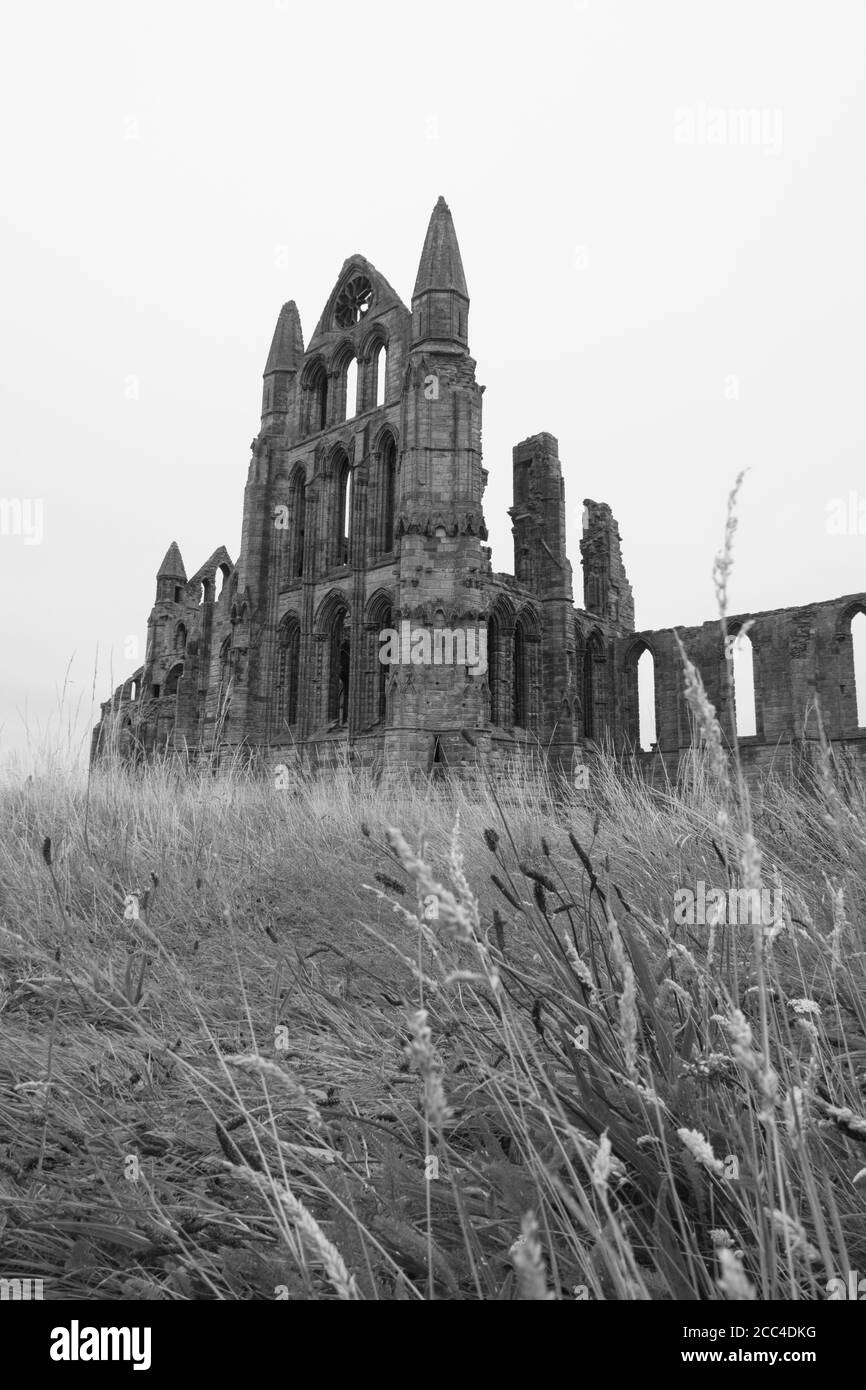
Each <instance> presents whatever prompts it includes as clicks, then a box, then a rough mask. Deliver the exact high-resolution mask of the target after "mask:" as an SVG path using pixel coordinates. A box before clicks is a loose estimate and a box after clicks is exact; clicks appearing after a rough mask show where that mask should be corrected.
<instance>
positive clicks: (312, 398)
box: [306, 362, 328, 434]
mask: <svg viewBox="0 0 866 1390" xmlns="http://www.w3.org/2000/svg"><path fill="white" fill-rule="evenodd" d="M306 417H307V429H308V431H309V432H310V434H318V432H319V431H320V430H323V429H326V428H327V424H328V373H327V371H326V370H325V365H324V363H323V362H317V363H316V365H315V366H314V367H313V368H311V370H310V375H309V376H308V377H307V402H306Z"/></svg>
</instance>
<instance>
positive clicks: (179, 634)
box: [174, 623, 186, 653]
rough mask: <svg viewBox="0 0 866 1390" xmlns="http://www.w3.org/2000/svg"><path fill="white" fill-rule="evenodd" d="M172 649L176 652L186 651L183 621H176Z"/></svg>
mask: <svg viewBox="0 0 866 1390" xmlns="http://www.w3.org/2000/svg"><path fill="white" fill-rule="evenodd" d="M174 649H175V651H176V652H181V653H183V652H185V651H186V628H185V627H184V625H183V623H178V625H177V629H176V631H175V634H174Z"/></svg>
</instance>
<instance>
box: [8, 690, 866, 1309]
mask: <svg viewBox="0 0 866 1390" xmlns="http://www.w3.org/2000/svg"><path fill="white" fill-rule="evenodd" d="M695 699H696V708H698V707H699V706H700V694H699V693H697V694H696V696H695ZM699 717H701V716H700V715H699ZM702 717H704V718H710V719H711V718H712V714H711V713H710V714H707V711H706V710H705V711H704V715H703V716H702ZM725 757H726V755H725ZM723 761H724V759H723ZM590 787H591V790H590V792H589V794H588V796H585V795H580V796H578V795H576V794H575V795H572V794H570V793H569V792H568V791H567V789H563V788H562V787H561V786H555V785H551V784H548V783H546V782H544V781H543V780H538V779H536V780H535V781H534V782H532V783H526V782H525V781H524V782H520V783H516V784H514V785H509V784H508V783H507V781H506V783H505V784H502V783H497V785H496V786H494V785H493V784H491V783H490V782H488V781H487V780H486V779H485V778H484V777H481V778H480V780H479V781H478V782H477V783H476V784H475V785H472V786H469V787H467V786H464V785H462V784H452V783H448V782H446V783H444V784H439V785H437V786H431V785H430V784H429V783H427V782H425V781H414V780H412V779H411V778H408V777H407V778H406V779H404V780H403V781H400V782H392V783H390V784H389V785H388V787H387V789H383V788H382V787H381V786H378V785H377V784H376V783H375V782H374V780H373V779H372V778H370V777H368V776H366V775H365V774H363V773H352V772H350V771H348V770H345V769H342V770H339V771H338V772H336V773H335V774H334V775H333V777H332V778H330V779H328V780H327V781H326V780H318V781H306V782H304V781H301V782H298V783H297V785H296V786H294V787H293V788H292V789H291V790H289V791H278V790H275V788H274V786H273V784H272V782H268V781H264V780H261V779H257V778H255V777H254V776H253V775H251V774H246V773H244V772H243V771H242V770H241V769H239V768H235V769H233V770H232V771H231V772H229V773H226V774H224V775H221V776H220V777H214V776H212V775H211V773H210V772H209V771H201V772H199V773H196V772H195V771H193V772H192V773H187V772H183V773H181V772H180V771H179V770H178V769H177V768H175V767H173V766H172V765H171V764H170V763H162V764H151V765H149V766H147V767H145V768H142V769H140V770H138V771H134V772H133V771H130V770H128V769H124V768H123V767H122V766H120V765H119V764H117V763H112V762H111V761H109V762H107V763H106V764H104V765H103V766H102V767H101V768H100V769H98V770H97V771H96V772H95V773H94V775H93V777H92V778H91V779H90V781H89V784H88V782H86V781H85V780H83V779H80V778H78V777H76V776H74V775H73V774H69V775H68V776H64V775H63V774H62V773H61V772H60V771H58V770H54V771H53V772H52V773H50V774H46V775H43V776H37V777H36V778H35V779H34V780H33V781H32V782H27V783H17V784H15V783H9V784H7V785H6V786H5V788H4V790H3V792H2V797H0V815H2V819H3V834H2V837H0V894H2V898H0V908H2V933H0V972H2V976H0V984H2V992H0V1026H2V1037H3V1045H2V1053H0V1226H2V1227H3V1230H2V1235H0V1243H2V1259H0V1265H2V1268H0V1274H2V1275H3V1276H4V1277H12V1276H14V1275H15V1274H16V1273H19V1274H21V1275H30V1276H32V1277H39V1276H41V1277H43V1278H44V1280H45V1290H46V1296H48V1297H55V1298H64V1297H67V1298H68V1297H80V1296H82V1295H86V1296H88V1297H105V1298H169V1299H191V1298H275V1297H278V1298H282V1297H289V1298H340V1299H344V1298H345V1299H355V1298H363V1299H391V1298H399V1299H429V1298H450V1299H459V1298H470V1299H500V1298H503V1299H509V1298H532V1299H535V1298H556V1299H562V1298H565V1299H572V1298H575V1297H577V1298H582V1297H589V1298H599V1299H663V1298H698V1299H717V1298H751V1297H756V1296H757V1297H760V1298H779V1299H791V1298H796V1299H804V1298H806V1299H808V1298H820V1297H825V1296H826V1286H827V1282H828V1280H829V1279H831V1278H833V1277H844V1276H845V1274H846V1273H847V1271H848V1270H851V1269H857V1268H864V1267H866V1220H864V1207H863V1191H864V1183H866V1170H864V1165H866V1158H864V1152H866V1121H864V1118H863V1116H864V1112H866V1105H864V1099H863V1090H864V1080H866V1016H864V1014H866V1008H864V999H866V990H864V983H866V981H864V960H866V943H864V939H863V937H864V933H863V922H864V904H866V899H864V892H866V883H864V876H866V853H864V851H866V797H864V792H863V787H862V785H861V784H858V783H857V782H856V781H851V780H849V781H847V782H843V781H842V780H840V779H839V778H838V777H836V776H835V775H834V772H833V770H832V768H831V766H830V761H829V755H827V757H826V759H825V761H824V763H823V764H822V766H820V767H819V768H818V770H817V772H816V775H815V776H814V777H813V778H811V779H810V780H809V781H808V783H806V784H801V785H800V786H799V787H797V788H793V787H791V786H786V785H783V784H782V783H780V782H774V783H770V784H769V785H768V786H767V787H766V788H765V789H764V795H763V798H762V805H761V810H760V813H758V814H753V813H752V812H751V810H750V809H749V805H748V796H747V793H746V791H745V788H744V787H743V785H742V782H741V780H738V779H737V776H736V771H735V769H733V768H728V767H727V763H726V762H724V766H723V765H722V763H720V761H719V759H718V758H716V759H715V761H714V760H713V758H712V756H711V752H710V753H708V754H707V755H706V756H705V757H704V758H703V759H701V760H699V761H697V762H695V763H694V764H693V765H690V766H689V767H688V768H686V769H684V774H683V777H682V780H681V781H680V783H679V784H678V785H677V786H675V787H674V786H671V787H668V788H666V789H665V790H664V791H661V792H659V791H655V790H653V789H652V788H651V787H649V786H648V785H646V784H645V783H643V782H642V781H641V780H640V779H638V778H635V777H628V776H625V775H623V769H622V768H621V767H620V766H618V765H617V764H616V763H615V762H614V761H613V760H611V759H608V758H604V757H602V758H600V759H599V760H598V763H597V764H596V765H595V766H594V767H593V770H592V774H591V782H590ZM47 841H48V842H50V843H46V842H47ZM701 879H703V880H704V881H705V882H707V883H711V884H714V885H716V886H718V887H720V888H728V887H740V886H745V887H750V886H752V885H767V886H769V887H773V886H778V887H779V888H780V889H781V901H782V903H783V910H782V912H781V914H780V916H779V920H778V921H777V922H776V923H774V924H772V925H770V926H766V927H765V926H762V925H760V924H758V926H757V927H755V928H751V927H745V928H744V927H730V926H721V925H720V926H718V927H717V928H715V929H708V928H701V927H698V926H695V927H688V926H678V925H677V924H676V922H675V920H674V912H673V903H674V893H675V891H676V890H677V889H681V888H682V887H683V886H689V885H692V886H693V885H694V884H695V883H696V882H697V881H699V880H701Z"/></svg>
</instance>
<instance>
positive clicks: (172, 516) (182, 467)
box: [0, 0, 866, 754]
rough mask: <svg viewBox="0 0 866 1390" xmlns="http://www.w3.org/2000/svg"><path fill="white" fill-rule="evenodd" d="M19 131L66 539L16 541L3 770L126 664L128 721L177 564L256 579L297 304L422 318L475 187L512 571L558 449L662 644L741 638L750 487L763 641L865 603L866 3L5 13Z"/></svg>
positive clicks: (8, 7) (33, 433)
mask: <svg viewBox="0 0 866 1390" xmlns="http://www.w3.org/2000/svg"><path fill="white" fill-rule="evenodd" d="M0 107H2V117H0V160H2V162H0V168H2V195H0V303H2V318H0V324H2V327H0V431H2V438H0V458H2V469H3V472H2V482H0V496H2V497H3V498H6V499H15V498H18V499H31V500H34V499H41V501H42V504H43V507H44V539H43V541H42V543H41V544H39V545H26V544H24V541H23V537H22V536H20V535H18V536H16V535H11V534H7V535H0V586H2V587H0V614H2V619H0V626H2V635H3V662H2V668H0V726H2V728H0V754H2V752H3V751H5V750H8V749H10V748H16V747H20V746H21V745H22V742H23V739H24V732H23V728H24V726H23V722H22V721H23V719H24V718H25V716H26V718H27V720H28V722H29V724H30V728H31V734H32V736H33V737H38V729H39V728H40V727H41V726H43V725H44V724H45V721H46V720H47V719H48V718H49V716H50V711H51V708H52V705H53V704H54V703H55V702H56V694H57V691H58V690H59V688H60V686H61V685H62V682H63V678H64V673H65V671H66V668H67V665H68V664H69V662H70V661H71V663H72V664H71V667H70V680H71V682H72V684H71V686H70V696H69V697H67V698H71V702H72V705H74V703H75V701H76V700H78V699H81V700H83V701H84V704H85V706H86V707H89V705H90V699H91V695H90V691H91V684H92V680H93V670H94V659H95V653H96V649H97V646H98V647H99V650H100V653H101V657H100V670H99V678H98V697H99V698H105V697H106V695H107V693H108V690H109V687H110V684H113V683H116V682H117V681H118V680H120V679H121V678H123V677H125V676H126V675H128V674H129V673H130V671H131V670H132V669H133V668H134V667H135V666H136V665H137V664H139V662H140V660H141V658H142V656H143V652H144V638H145V624H146V618H147V613H148V611H149V608H150V606H151V604H152V601H153V590H154V575H155V571H156V569H157V566H158V565H159V562H160V560H161V559H162V556H163V554H164V552H165V550H166V548H167V546H168V544H169V542H170V541H171V540H173V539H176V540H177V541H178V543H179V545H180V547H181V551H182V553H183V556H184V560H185V562H186V566H187V571H188V573H192V572H193V571H194V569H196V568H197V567H198V565H199V564H201V563H202V561H203V560H204V559H205V558H206V556H207V555H209V554H210V552H211V551H212V550H213V549H214V548H215V547H216V546H217V545H219V544H220V543H224V544H225V545H227V547H228V549H229V550H230V552H231V554H232V556H233V558H236V556H237V551H238V543H239V538H240V524H241V507H242V498H243V487H244V481H245V476H246V469H247V463H248V459H249V444H250V441H251V440H252V438H253V437H254V435H255V434H256V433H257V430H258V423H259V421H258V413H259V407H260V393H261V372H262V368H263V366H264V362H265V357H266V355H267V350H268V346H269V344H270V339H271V334H272V332H273V327H274V324H275V321H276V317H277V313H278V311H279V308H280V305H281V304H282V303H283V302H284V301H285V300H286V299H289V298H294V299H296V300H297V303H298V306H299V309H300V314H301V322H302V325H303V329H304V333H305V337H306V338H307V339H308V338H309V336H310V334H311V333H312V330H313V328H314V327H315V324H316V321H317V319H318V317H319V314H320V312H321V309H322V307H323V305H324V302H325V299H326V297H327V295H328V293H329V291H330V289H331V287H332V285H333V283H334V281H335V279H336V277H337V274H338V272H339V269H340V266H341V265H342V262H343V261H344V259H345V258H346V257H347V256H348V255H350V254H351V253H353V252H355V251H359V252H361V253H362V254H363V255H365V256H367V257H368V258H369V259H370V260H371V261H372V262H373V263H374V264H375V265H376V266H377V267H378V268H379V269H380V270H381V271H382V273H383V274H384V275H385V276H386V277H387V278H388V279H389V280H390V281H391V283H392V284H393V285H394V287H395V289H397V291H398V292H399V293H400V294H401V295H402V297H403V298H404V300H406V301H407V302H408V299H409V296H410V294H411V290H412V285H413V283H414V278H415V271H416V268H417V262H418V258H419V256H420V253H421V246H422V242H423V238H424V232H425V229H426V226H427V221H428V218H429V215H430V212H431V209H432V207H433V204H434V203H435V201H436V198H437V196H438V195H439V194H440V193H442V194H444V195H445V197H446V199H447V200H448V202H449V204H450V206H451V209H452V213H453V215H454V220H455V225H456V228H457V234H458V237H459V239H460V244H461V249H462V253H463V262H464V266H465V270H466V276H467V281H468V285H469V292H470V295H471V297H472V308H471V313H470V346H471V350H472V352H473V355H474V357H475V358H476V359H477V362H478V376H479V380H480V381H481V382H483V383H484V384H485V385H486V387H487V391H486V394H485V397H484V449H485V464H486V466H487V468H488V469H489V470H490V483H489V486H488V491H487V495H486V498H485V509H486V515H487V522H488V526H489V527H490V531H491V538H492V542H493V547H494V565H495V567H496V568H497V569H502V570H508V571H511V570H512V568H513V556H512V547H511V535H510V523H509V521H508V518H507V516H506V508H507V507H508V505H509V504H510V501H511V446H512V445H513V444H514V443H515V442H517V441H518V440H520V439H522V438H524V437H525V436H526V435H528V434H532V433H535V432H536V431H539V430H549V431H551V433H553V434H555V435H556V436H558V438H559V441H560V454H561V457H562V460H563V465H564V470H565V477H566V492H567V497H568V499H569V503H570V517H571V524H570V549H571V559H572V564H573V565H574V568H575V580H576V585H575V588H576V597H577V600H578V602H580V601H581V588H580V572H579V551H578V540H579V535H580V516H581V503H582V499H583V498H584V497H586V496H589V497H593V498H595V499H596V500H605V501H608V502H609V503H610V504H611V506H612V508H613V510H614V514H615V515H616V516H617V518H618V520H619V523H620V529H621V533H622V537H623V542H624V547H625V560H626V566H627V570H628V574H629V578H630V579H631V582H632V584H633V586H634V591H635V598H636V606H637V624H638V627H640V628H649V627H662V626H670V625H671V624H674V623H681V624H690V623H696V622H701V621H703V620H704V619H707V618H711V617H713V616H714V604H713V593H712V584H711V578H710V572H711V565H712V558H713V554H714V552H715V550H716V549H717V547H718V544H719V541H720V538H721V531H722V526H723V520H724V506H725V497H726V494H727V492H728V490H729V488H730V485H731V483H732V481H733V478H734V476H735V474H736V472H737V471H738V470H739V469H740V468H744V467H748V468H750V469H751V472H750V473H749V475H748V478H747V481H746V484H745V487H744V490H743V494H742V509H741V522H740V529H739V533H738V536H737V566H736V571H735V574H734V579H733V586H732V611H747V610H749V609H751V610H753V611H754V610H760V609H764V608H773V607H783V606H790V605H794V604H797V603H803V602H806V601H808V600H814V599H824V598H831V597H834V596H836V595H840V594H844V593H851V592H859V591H861V590H863V589H866V469H864V444H866V420H864V399H866V395H864V389H863V380H862V376H863V368H864V351H863V333H864V323H866V292H864V247H866V194H864V179H863V162H864V154H863V142H864V133H866V7H864V5H863V4H862V3H861V2H860V0H850V3H846V0H827V3H825V4H823V5H821V6H816V5H814V4H807V3H799V0H786V2H785V3H782V0H775V2H774V0H724V3H718V4H716V3H709V0H655V3H652V4H650V3H647V2H646V0H576V3H575V0H560V2H557V0H536V3H535V4H533V5H525V4H523V3H520V4H518V3H515V0H507V3H505V4H501V3H493V2H492V0H471V2H470V0H437V3H436V4H434V5H428V6H420V5H411V4H407V3H406V0H394V3H387V2H384V0H368V2H367V3H366V4H365V5H358V4H348V3H342V0H330V3H329V4H328V5H310V4H304V5H301V4H298V3H295V0H276V3H275V0H226V2H224V3H214V0H208V3H203V2H202V3H200V2H199V0H175V3H167V0H147V2H146V3H144V2H143V0H142V3H124V2H123V0H120V2H119V0H112V3H95V2H94V0H77V3H75V4H68V3H67V4H61V3H57V0H51V2H49V3H45V0H43V3H40V4H38V5H34V4H32V3H24V0H17V2H16V0H6V3H5V4H4V6H3V10H2V17H0ZM738 108H749V109H752V110H755V111H757V112H763V113H764V116H763V125H759V126H758V128H757V129H756V132H755V134H754V136H753V137H752V139H751V141H750V142H747V143H743V142H742V140H738V139H737V136H738V129H737V128H736V127H734V129H733V130H732V131H730V130H729V128H728V126H727V124H724V125H723V127H721V129H722V133H726V134H728V135H733V137H734V143H731V142H730V140H728V142H727V143H725V144H719V143H714V144H710V143H708V140H709V139H710V138H715V136H714V132H717V131H718V130H719V129H720V127H718V126H713V124H712V122H713V121H714V120H718V117H714V116H713V111H714V110H715V109H719V110H721V111H722V112H723V113H727V112H729V111H732V110H733V111H736V109H738ZM683 113H685V115H684V114H683ZM724 119H725V120H726V118H724ZM689 122H691V128H692V129H693V130H694V132H695V135H694V141H693V143H691V144H688V143H684V142H683V141H684V137H685V136H687V135H688V132H689V128H690V126H689ZM701 135H703V137H704V139H703V141H701V140H700V138H699V137H700V136H701ZM136 392H137V398H135V397H136ZM131 396H132V397H133V398H130V397H131ZM851 493H854V494H855V500H854V505H855V516H856V506H857V505H860V504H862V508H863V514H864V519H863V523H862V526H863V533H862V534H857V533H856V526H855V528H854V533H849V534H843V535H838V534H828V531H827V514H828V510H827V509H828V506H829V505H830V504H831V503H832V500H833V499H834V498H845V499H848V497H849V494H851ZM846 505H847V503H846ZM6 529H7V530H8V529H10V527H9V526H8V525H7V528H6ZM131 636H137V637H138V642H139V653H138V656H137V657H132V658H128V657H125V656H124V645H125V643H126V640H127V638H129V637H131ZM109 657H110V658H111V661H112V664H113V680H112V681H110V678H109V664H108V663H109ZM864 678H866V673H864ZM85 722H86V721H85Z"/></svg>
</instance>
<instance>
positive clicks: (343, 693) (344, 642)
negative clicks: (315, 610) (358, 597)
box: [328, 608, 351, 725]
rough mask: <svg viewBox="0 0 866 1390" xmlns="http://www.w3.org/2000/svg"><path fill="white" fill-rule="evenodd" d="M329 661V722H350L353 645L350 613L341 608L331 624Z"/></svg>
mask: <svg viewBox="0 0 866 1390" xmlns="http://www.w3.org/2000/svg"><path fill="white" fill-rule="evenodd" d="M329 647H330V651H329V660H328V667H329V670H328V722H329V723H331V724H333V723H339V724H341V725H345V724H348V722H349V667H350V657H351V643H350V635H349V613H348V610H347V609H345V608H341V609H340V610H339V611H338V612H337V614H336V615H335V617H334V619H333V622H332V623H331V631H330V643H329Z"/></svg>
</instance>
